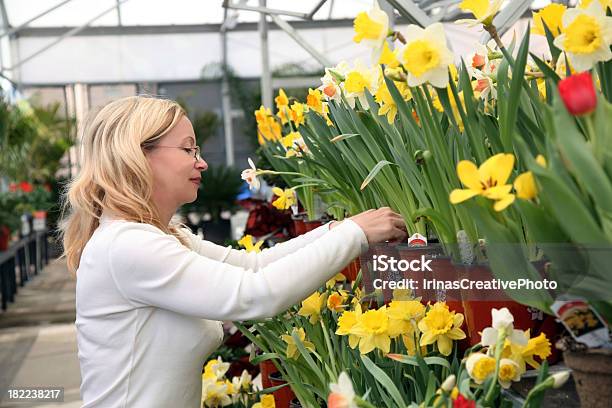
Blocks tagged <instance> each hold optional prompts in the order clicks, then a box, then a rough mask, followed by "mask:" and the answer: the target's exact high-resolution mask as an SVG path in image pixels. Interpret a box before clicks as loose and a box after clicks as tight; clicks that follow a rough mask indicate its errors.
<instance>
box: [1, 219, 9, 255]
mask: <svg viewBox="0 0 612 408" xmlns="http://www.w3.org/2000/svg"><path fill="white" fill-rule="evenodd" d="M10 239H11V230H10V229H9V228H8V227H7V226H6V225H0V251H6V250H7V249H8V245H9V241H10Z"/></svg>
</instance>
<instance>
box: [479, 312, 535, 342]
mask: <svg viewBox="0 0 612 408" xmlns="http://www.w3.org/2000/svg"><path fill="white" fill-rule="evenodd" d="M491 315H492V318H493V323H492V325H491V326H492V327H487V328H486V329H484V330H483V331H482V338H481V341H480V343H481V344H482V345H483V346H485V347H487V346H494V345H495V344H496V343H497V339H498V337H499V334H500V332H502V331H503V332H505V335H506V338H507V339H508V340H509V341H510V342H512V343H514V344H518V345H521V346H524V345H526V344H527V338H526V337H525V332H524V331H523V330H515V329H514V316H512V313H510V311H509V310H508V308H506V307H502V308H501V309H499V310H498V309H495V308H493V309H491Z"/></svg>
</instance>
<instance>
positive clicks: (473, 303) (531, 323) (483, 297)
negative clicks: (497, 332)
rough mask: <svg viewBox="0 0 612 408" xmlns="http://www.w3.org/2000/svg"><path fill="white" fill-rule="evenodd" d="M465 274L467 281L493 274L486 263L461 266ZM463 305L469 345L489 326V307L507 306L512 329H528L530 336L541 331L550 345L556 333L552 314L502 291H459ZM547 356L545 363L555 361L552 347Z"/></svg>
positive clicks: (555, 356)
mask: <svg viewBox="0 0 612 408" xmlns="http://www.w3.org/2000/svg"><path fill="white" fill-rule="evenodd" d="M463 268H464V270H465V274H466V276H467V277H469V278H470V279H471V280H491V279H494V276H493V274H492V272H491V270H490V269H489V266H488V265H487V264H479V265H465V266H463ZM462 297H463V308H464V312H465V313H464V315H465V324H466V326H467V335H468V337H469V339H470V344H471V345H475V344H477V343H479V342H480V333H481V332H482V331H483V330H484V329H485V328H486V327H490V326H491V309H493V308H495V309H501V308H503V307H506V308H508V310H509V311H510V313H512V316H514V328H515V329H520V330H527V329H530V335H531V337H532V338H533V337H535V336H538V335H539V334H540V333H542V332H543V333H544V334H545V335H546V337H547V338H548V340H549V341H550V342H551V344H554V343H555V341H556V337H557V336H558V325H557V323H556V322H555V317H554V316H550V315H547V314H545V313H544V312H542V311H539V310H537V309H535V308H532V307H529V306H526V305H522V304H520V303H518V302H515V301H514V300H512V299H511V298H510V297H509V296H508V295H506V293H505V292H504V290H502V289H500V290H478V289H465V290H462ZM552 352H553V353H552V354H551V356H550V357H549V358H548V361H549V363H551V364H552V363H554V362H556V361H557V360H558V353H557V352H556V351H555V350H554V349H553V350H552Z"/></svg>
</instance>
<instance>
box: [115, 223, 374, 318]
mask: <svg viewBox="0 0 612 408" xmlns="http://www.w3.org/2000/svg"><path fill="white" fill-rule="evenodd" d="M116 228H117V231H115V233H114V239H113V241H112V244H111V245H110V246H109V250H108V260H109V265H110V268H109V269H110V273H111V275H112V277H113V279H114V281H115V283H116V285H117V288H118V289H119V291H120V292H121V293H122V294H123V296H124V297H125V298H126V299H128V300H129V301H130V302H131V303H132V304H134V305H135V306H136V307H138V306H156V307H160V308H164V309H167V310H172V311H174V312H177V313H181V314H185V315H191V316H196V317H199V318H203V319H212V320H249V319H258V318H264V317H271V316H274V315H276V314H278V313H281V312H282V311H284V310H286V309H287V308H288V307H289V306H291V305H292V304H294V303H296V302H299V301H301V300H303V299H305V298H306V297H307V296H309V295H310V294H311V293H312V292H314V291H315V290H316V289H317V288H319V287H320V286H321V285H323V284H324V283H325V281H327V280H328V279H329V278H331V277H332V276H334V275H335V274H336V273H337V272H338V271H339V270H340V269H341V268H342V267H344V266H345V264H347V263H348V262H349V261H350V260H351V259H353V258H355V257H357V256H358V255H359V253H360V252H361V251H362V250H364V249H365V248H367V245H368V241H367V238H366V235H365V233H364V231H363V230H362V229H361V228H360V227H359V226H358V225H357V224H356V223H355V222H352V221H345V222H343V223H342V224H340V225H338V226H337V227H335V228H333V229H332V230H331V231H329V232H328V233H325V234H323V235H322V236H321V237H319V239H316V240H314V241H313V242H311V243H309V244H307V245H305V246H303V247H302V248H300V249H298V250H296V251H295V252H294V253H292V254H291V255H290V256H285V257H282V258H280V259H277V260H276V261H273V262H270V263H269V264H268V265H266V266H265V267H263V268H261V269H260V270H259V271H258V272H257V273H254V271H253V270H252V269H244V268H240V267H236V266H233V265H230V264H228V263H223V262H219V261H216V260H213V259H210V258H207V257H204V256H201V255H199V254H197V253H195V252H194V251H190V250H189V249H188V248H186V247H185V246H183V245H181V244H180V243H179V242H178V240H177V239H176V238H175V237H173V236H170V235H167V234H164V233H163V232H162V231H160V230H158V229H157V228H155V227H153V226H150V225H147V224H137V223H124V224H122V225H120V226H117V227H116Z"/></svg>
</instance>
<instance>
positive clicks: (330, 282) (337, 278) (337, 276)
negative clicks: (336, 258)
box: [325, 272, 346, 289]
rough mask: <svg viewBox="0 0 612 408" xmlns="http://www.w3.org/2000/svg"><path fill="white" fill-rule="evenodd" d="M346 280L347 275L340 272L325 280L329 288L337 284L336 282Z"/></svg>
mask: <svg viewBox="0 0 612 408" xmlns="http://www.w3.org/2000/svg"><path fill="white" fill-rule="evenodd" d="M344 281H346V276H344V275H343V274H342V273H340V272H338V273H337V274H335V275H334V276H333V277H332V278H331V279H329V280H328V281H327V282H325V287H326V288H328V289H331V288H333V287H334V286H336V283H338V282H344Z"/></svg>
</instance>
